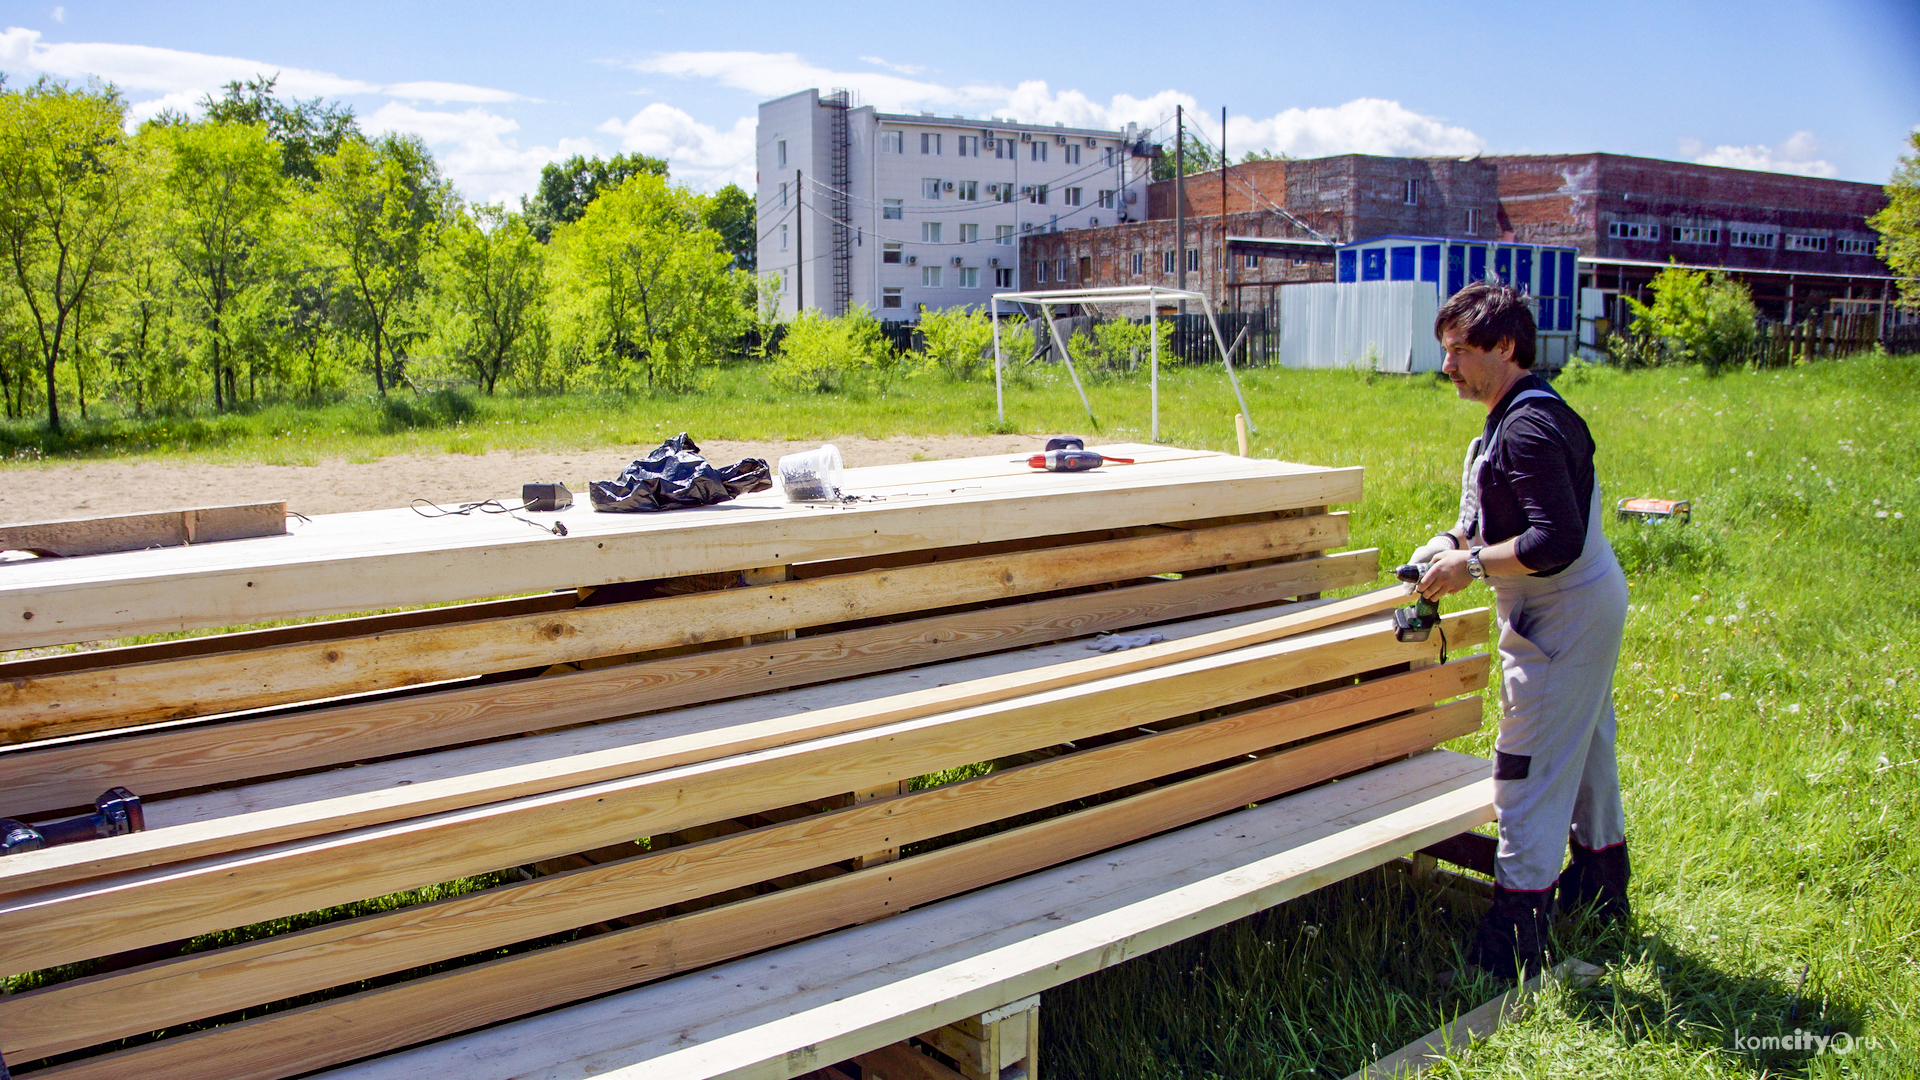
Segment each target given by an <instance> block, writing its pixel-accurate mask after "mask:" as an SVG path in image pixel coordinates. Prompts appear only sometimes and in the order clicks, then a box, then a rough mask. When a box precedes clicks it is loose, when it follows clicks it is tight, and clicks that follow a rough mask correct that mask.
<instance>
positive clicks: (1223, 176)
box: [1219, 105, 1233, 307]
mask: <svg viewBox="0 0 1920 1080" xmlns="http://www.w3.org/2000/svg"><path fill="white" fill-rule="evenodd" d="M1227 160H1228V158H1227V107H1226V106H1225V105H1222V106H1220V298H1219V303H1220V306H1221V307H1226V306H1227V275H1228V274H1230V273H1232V272H1233V267H1232V262H1233V255H1232V253H1230V252H1228V251H1227Z"/></svg>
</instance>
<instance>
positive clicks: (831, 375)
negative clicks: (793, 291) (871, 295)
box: [773, 305, 900, 393]
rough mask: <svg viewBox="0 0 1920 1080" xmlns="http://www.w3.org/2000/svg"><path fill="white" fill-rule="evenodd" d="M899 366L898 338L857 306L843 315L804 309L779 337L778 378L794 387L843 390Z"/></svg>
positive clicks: (776, 381)
mask: <svg viewBox="0 0 1920 1080" xmlns="http://www.w3.org/2000/svg"><path fill="white" fill-rule="evenodd" d="M899 366H900V356H899V354H898V352H896V351H895V349H894V347H893V343H892V342H890V341H888V340H887V336H886V335H885V334H883V333H881V331H880V321H879V320H878V319H875V318H874V317H873V313H872V312H870V311H868V310H867V309H866V308H864V307H861V306H859V305H855V306H854V308H853V310H852V311H849V312H847V313H846V314H845V315H842V316H840V317H838V318H829V317H827V316H825V315H822V314H820V313H819V312H818V311H802V312H801V313H800V314H799V315H798V316H796V317H795V318H794V320H793V321H792V322H790V323H788V324H787V332H786V334H785V336H783V337H782V338H781V340H780V355H779V359H778V360H776V361H775V362H774V365H773V381H774V382H775V383H776V384H778V385H780V386H784V387H786V388H787V389H789V390H818V391H820V392H822V393H826V392H829V391H833V390H839V389H841V388H842V387H844V386H845V385H846V384H847V381H848V380H849V379H850V378H852V377H856V376H858V375H860V374H862V373H865V372H871V373H874V374H877V375H880V376H881V377H883V378H884V377H886V376H888V375H891V374H892V373H893V372H894V371H895V370H896V369H897V368H898V367H899Z"/></svg>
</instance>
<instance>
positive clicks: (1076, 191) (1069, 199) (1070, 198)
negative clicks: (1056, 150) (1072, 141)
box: [1060, 146, 1082, 206]
mask: <svg viewBox="0 0 1920 1080" xmlns="http://www.w3.org/2000/svg"><path fill="white" fill-rule="evenodd" d="M1067 149H1069V150H1077V149H1079V147H1077V146H1069V147H1067ZM1081 190H1082V189H1080V188H1077V187H1070V188H1061V189H1060V201H1061V202H1062V203H1065V204H1066V205H1068V206H1079V205H1080V192H1081Z"/></svg>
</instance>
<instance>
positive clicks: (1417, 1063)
mask: <svg viewBox="0 0 1920 1080" xmlns="http://www.w3.org/2000/svg"><path fill="white" fill-rule="evenodd" d="M1600 975H1601V970H1600V969H1599V968H1597V967H1595V966H1593V965H1592V964H1589V963H1587V962H1585V961H1583V960H1562V961H1561V962H1560V963H1558V964H1556V965H1554V968H1553V970H1552V971H1549V972H1542V973H1540V974H1538V975H1535V976H1534V977H1533V978H1531V979H1528V980H1527V981H1526V982H1525V983H1524V984H1522V985H1520V986H1516V987H1514V988H1513V989H1511V990H1509V991H1507V992H1506V993H1504V994H1501V995H1500V996H1499V997H1497V998H1494V999H1493V1000H1492V1001H1489V1002H1487V1003H1486V1004H1485V1005H1482V1006H1480V1007H1479V1008H1477V1009H1474V1010H1473V1011H1472V1012H1467V1013H1462V1014H1460V1015H1459V1016H1458V1017H1456V1018H1455V1019H1454V1021H1453V1022H1452V1023H1450V1024H1443V1025H1441V1026H1440V1027H1437V1028H1434V1029H1433V1030H1432V1031H1430V1032H1428V1033H1427V1034H1426V1035H1425V1036H1423V1037H1421V1038H1418V1039H1415V1040H1414V1041H1413V1042H1410V1043H1408V1044H1407V1045H1406V1046H1403V1047H1401V1048H1400V1049H1398V1050H1396V1051H1394V1052H1393V1053H1391V1054H1388V1055H1387V1056H1386V1057H1383V1058H1381V1059H1380V1060H1379V1061H1376V1062H1374V1063H1373V1064H1371V1065H1369V1066H1367V1067H1366V1068H1364V1069H1361V1070H1360V1071H1359V1072H1357V1073H1354V1074H1353V1075H1352V1076H1349V1077H1347V1080H1410V1078H1411V1077H1415V1076H1418V1075H1420V1074H1421V1073H1424V1072H1426V1071H1427V1070H1429V1069H1431V1068H1433V1067H1434V1066H1435V1065H1438V1064H1439V1063H1440V1062H1441V1061H1443V1060H1445V1059H1446V1058H1447V1056H1448V1055H1449V1054H1455V1053H1459V1052H1460V1051H1462V1050H1465V1049H1466V1048H1467V1047H1469V1046H1471V1045H1472V1044H1473V1043H1474V1042H1476V1041H1478V1040H1480V1039H1484V1038H1486V1037H1487V1036H1489V1035H1491V1034H1493V1033H1494V1032H1495V1031H1498V1030H1499V1029H1500V1025H1501V1024H1502V1023H1504V1022H1506V1020H1507V1018H1508V1017H1510V1016H1512V1015H1513V1013H1514V1012H1515V1011H1516V1010H1517V1009H1519V1007H1520V1005H1521V1003H1522V1002H1524V1001H1525V1000H1526V999H1527V998H1529V997H1531V996H1532V995H1534V994H1537V993H1539V992H1540V987H1541V985H1542V984H1544V983H1546V982H1556V983H1562V984H1565V985H1567V986H1591V985H1593V983H1594V982H1595V981H1596V980H1597V979H1599V977H1600Z"/></svg>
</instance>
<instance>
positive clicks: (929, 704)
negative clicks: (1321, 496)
mask: <svg viewBox="0 0 1920 1080" xmlns="http://www.w3.org/2000/svg"><path fill="white" fill-rule="evenodd" d="M1401 589H1402V587H1400V586H1390V587H1388V588H1386V589H1382V590H1377V591H1376V592H1372V593H1367V594H1363V595H1361V596H1357V597H1353V598H1351V599H1349V600H1343V601H1336V602H1335V603H1332V604H1327V605H1324V606H1322V607H1317V608H1313V609H1310V610H1306V611H1296V612H1289V613H1286V614H1282V615H1280V616H1278V617H1275V618H1272V619H1266V620H1262V621H1260V622H1257V623H1252V624H1249V625H1245V626H1238V627H1234V628H1232V629H1230V630H1223V631H1216V632H1214V633H1210V634H1202V635H1198V636H1195V637H1191V638H1185V639H1180V640H1175V641H1169V642H1163V643H1160V644H1157V645H1152V646H1147V647H1144V648H1137V649H1130V650H1127V651H1125V652H1121V653H1114V654H1108V655H1102V656H1095V657H1088V658H1086V659H1082V660H1075V661H1070V662H1068V663H1064V664H1054V665H1050V666H1048V667H1047V668H1045V669H1043V670H1040V671H1017V672H1011V673H1008V674H1006V675H1002V676H996V677H990V678H984V679H975V680H972V681H970V682H968V683H966V684H963V685H960V686H939V687H930V688H927V689H921V690H914V691H909V692H907V693H902V694H894V695H891V696H888V697H885V698H881V699H878V700H875V701H857V702H851V703H848V704H846V705H843V706H840V707H837V708H830V709H820V710H813V711H803V712H801V713H799V714H797V715H791V716H781V717H771V718H767V719H765V720H760V721H755V722H752V723H743V724H738V725H734V726H729V727H724V728H720V729H702V730H697V731H690V732H684V733H681V732H674V733H671V734H666V735H663V736H660V737H656V738H652V739H642V740H638V741H636V742H634V743H631V744H623V745H621V746H618V747H609V748H605V749H602V750H600V751H597V752H593V753H586V754H580V755H576V756H574V757H572V758H570V759H568V760H567V761H564V762H553V761H547V762H533V763H528V764H525V765H520V766H517V767H516V766H513V765H510V764H507V762H511V761H512V756H511V755H509V757H508V758H507V759H506V761H505V762H503V763H502V767H499V768H491V769H487V768H481V769H476V770H471V771H468V772H466V773H464V774H462V775H459V776H453V777H445V778H442V779H438V780H434V781H429V782H426V783H421V784H415V785H412V786H410V787H406V788H405V790H390V791H381V792H360V793H356V794H354V795H352V796H346V797H342V798H338V799H326V800H318V801H315V802H313V803H310V804H307V805H305V806H300V807H275V808H271V809H269V810H265V811H261V812H258V813H253V814H238V815H234V816H231V817H228V818H225V819H222V820H218V821H209V822H196V823H194V824H193V825H190V826H181V827H177V828H172V829H154V830H150V831H148V832H144V833H137V834H133V835H130V836H120V837H109V838H106V839H103V840H96V841H92V842H90V843H88V844H86V845H83V846H67V847H62V848H48V849H45V850H41V851H31V852H23V853H20V854H16V855H13V856H10V857H9V858H8V859H7V860H6V861H5V862H4V863H0V894H4V893H9V892H17V891H20V890H24V889H31V888H38V887H41V886H43V885H48V884H53V883H54V882H56V881H61V880H75V879H76V878H77V877H88V876H98V875H101V874H106V873H112V872H118V871H120V870H126V869H131V868H134V867H138V866H151V865H155V864H157V863H159V862H166V861H173V860H178V859H184V858H189V857H195V856H198V855H206V854H215V853H218V852H223V851H228V850H232V849H234V848H235V847H236V845H237V846H250V845H252V844H267V843H273V842H275V841H279V840H287V839H292V838H296V837H307V836H313V835H316V834H317V833H319V832H325V831H330V830H341V829H350V828H355V827H359V826H362V825H368V824H374V823H377V822H384V821H393V820H398V819H399V818H404V817H408V816H416V815H420V814H432V813H439V812H442V811H446V810H450V809H455V808H458V807H467V806H473V805H476V804H477V802H476V801H478V802H486V801H498V800H501V799H508V798H515V797H520V796H525V795H531V794H537V793H543V792H551V791H557V790H559V789H562V788H565V787H569V786H577V785H582V784H591V783H594V782H596V781H601V780H612V779H619V778H626V777H632V776H636V775H638V774H640V773H643V772H649V771H657V770H664V769H667V768H670V767H675V766H682V765H688V764H691V763H697V762H701V761H710V760H713V759H717V758H722V757H726V756H729V755H734V754H744V753H748V752H752V751H760V750H768V749H771V748H776V747H779V746H782V745H789V744H793V743H796V742H801V741H805V740H809V739H818V738H822V737H825V736H830V735H838V734H842V733H846V732H852V731H858V730H860V729H862V728H874V727H879V726H882V725H887V724H894V723H899V722H903V721H908V720H914V719H920V718H925V717H929V716H935V715H937V714H940V713H943V712H950V711H953V710H956V709H964V708H971V707H975V706H982V705H987V704H994V703H1004V702H1007V701H1011V700H1013V699H1016V698H1020V697H1022V696H1025V695H1030V694H1037V693H1042V692H1045V691H1050V690H1060V689H1064V688H1071V687H1076V686H1080V685H1082V684H1085V683H1089V682H1095V681H1099V680H1105V679H1109V678H1112V677H1115V676H1130V675H1138V674H1140V673H1143V672H1149V671H1150V670H1151V669H1154V668H1157V667H1159V666H1161V665H1169V664H1175V663H1181V662H1188V661H1193V662H1203V661H1205V660H1207V658H1209V657H1215V656H1217V655H1219V654H1222V653H1227V652H1233V651H1235V650H1239V649H1243V648H1246V647H1248V646H1258V645H1262V644H1272V643H1276V642H1278V643H1280V648H1281V651H1283V652H1287V651H1292V650H1293V649H1294V648H1296V647H1298V648H1311V647H1312V646H1313V645H1315V644H1319V643H1320V641H1319V639H1317V638H1313V639H1309V641H1308V642H1307V644H1305V645H1298V644H1297V643H1296V645H1288V644H1287V643H1286V641H1285V639H1287V638H1288V637H1291V636H1293V635H1297V634H1302V633H1307V632H1309V631H1316V630H1318V629H1320V628H1322V627H1326V626H1329V625H1333V624H1339V623H1345V622H1351V621H1352V620H1354V619H1355V618H1358V617H1362V616H1365V615H1367V614H1369V613H1372V612H1378V611H1383V610H1385V609H1387V608H1388V607H1391V606H1393V605H1395V604H1397V603H1398V602H1399V600H1400V599H1402V598H1403V597H1402V596H1401V595H1400V593H1401ZM1465 617H1466V619H1467V622H1466V623H1463V624H1462V627H1463V630H1462V632H1465V633H1477V632H1481V631H1477V630H1474V629H1472V627H1474V626H1480V627H1484V625H1485V622H1486V618H1485V614H1484V609H1479V610H1476V612H1474V613H1471V614H1469V615H1467V616H1465ZM1373 629H1374V628H1373V626H1372V624H1368V625H1364V626H1355V627H1350V628H1349V629H1348V630H1347V632H1346V633H1345V635H1344V637H1342V638H1341V640H1345V638H1346V637H1355V636H1358V637H1362V638H1364V637H1367V636H1369V635H1370V634H1372V632H1373ZM1416 645H1417V646H1418V647H1417V648H1415V649H1413V650H1394V651H1393V652H1394V654H1395V655H1396V656H1398V657H1399V659H1402V660H1404V659H1410V658H1412V657H1415V656H1419V655H1424V654H1425V653H1426V652H1429V651H1437V649H1438V645H1437V642H1434V643H1416ZM1263 655H1264V654H1263ZM1250 658H1251V654H1248V655H1243V656H1240V657H1238V658H1234V659H1230V660H1227V661H1225V662H1226V663H1228V664H1229V665H1233V664H1240V663H1244V662H1246V661H1247V660H1248V659H1250ZM1359 670H1366V669H1359ZM1048 741H1049V742H1051V741H1057V740H1048ZM1016 749H1025V748H1016ZM1008 752H1012V751H1008ZM984 756H987V757H990V756H993V755H984ZM969 760H970V761H971V760H982V758H973V759H969ZM966 763H967V762H964V761H962V762H954V763H952V764H966ZM943 767H946V766H932V768H943ZM923 771H928V770H923ZM913 775H917V774H915V773H905V774H901V776H898V777H896V776H892V775H876V776H874V777H873V778H872V780H871V783H875V784H877V783H881V782H884V781H885V780H888V779H900V778H906V777H910V776H913ZM849 786H858V785H849ZM838 790H845V789H844V788H843V789H838ZM789 801H790V802H798V801H803V800H802V799H793V800H789ZM719 816H723V817H724V816H732V815H728V814H723V815H719ZM685 824H699V822H687V823H685ZM674 827H678V826H674ZM662 828H666V827H664V826H663V827H662ZM614 839H619V838H617V837H616V838H614ZM610 842H611V841H610ZM553 854H565V852H554V853H553ZM435 880H439V879H435Z"/></svg>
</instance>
